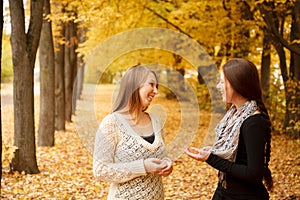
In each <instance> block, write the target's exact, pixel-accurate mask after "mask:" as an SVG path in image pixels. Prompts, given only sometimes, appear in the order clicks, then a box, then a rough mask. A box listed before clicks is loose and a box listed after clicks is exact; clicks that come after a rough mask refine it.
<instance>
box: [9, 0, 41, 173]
mask: <svg viewBox="0 0 300 200" xmlns="http://www.w3.org/2000/svg"><path fill="white" fill-rule="evenodd" d="M30 6H31V7H30V10H31V12H30V21H29V28H28V33H27V34H26V33H25V16H24V5H23V1H15V0H9V8H10V18H11V46H12V54H13V70H14V81H13V86H14V89H13V100H14V145H15V146H17V147H18V149H17V150H16V152H15V157H14V158H13V159H12V170H13V171H19V172H22V171H24V172H25V173H26V174H28V173H39V169H38V166H37V162H36V147H35V128H34V94H33V91H34V88H33V87H34V84H33V71H34V70H33V69H34V63H35V58H36V52H37V48H38V43H39V39H40V33H41V28H42V22H43V1H31V2H30Z"/></svg>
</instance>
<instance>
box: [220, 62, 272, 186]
mask: <svg viewBox="0 0 300 200" xmlns="http://www.w3.org/2000/svg"><path fill="white" fill-rule="evenodd" d="M223 73H224V76H225V77H226V79H227V80H228V81H229V83H230V85H231V86H232V87H233V89H234V90H235V91H236V92H238V93H239V94H240V95H242V96H243V97H245V98H247V99H248V100H255V101H256V103H257V106H258V107H259V110H260V112H261V114H262V115H263V116H264V118H265V119H266V121H267V123H268V127H269V131H268V134H267V141H266V148H265V169H266V170H265V174H264V180H265V183H266V186H267V188H268V189H269V190H272V188H273V180H272V176H271V170H270V169H269V161H270V154H271V122H270V117H269V114H268V111H267V108H266V106H265V104H264V102H263V100H262V90H261V85H260V81H259V75H258V71H257V68H256V66H255V65H254V64H253V63H252V62H250V61H249V60H246V59H243V58H232V59H230V60H229V61H228V62H227V63H226V64H225V65H224V66H223Z"/></svg>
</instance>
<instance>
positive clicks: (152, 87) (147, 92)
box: [139, 73, 158, 108]
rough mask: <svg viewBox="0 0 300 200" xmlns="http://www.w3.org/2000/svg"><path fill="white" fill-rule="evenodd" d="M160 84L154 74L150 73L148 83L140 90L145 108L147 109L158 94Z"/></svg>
mask: <svg viewBox="0 0 300 200" xmlns="http://www.w3.org/2000/svg"><path fill="white" fill-rule="evenodd" d="M157 88H158V83H157V81H156V78H155V76H154V74H153V73H150V74H149V75H148V77H147V79H146V82H145V83H144V84H143V85H141V87H140V90H139V95H140V100H141V103H142V107H143V108H147V107H148V106H149V105H150V103H151V102H152V100H153V98H154V97H155V96H156V95H157V94H158V90H157Z"/></svg>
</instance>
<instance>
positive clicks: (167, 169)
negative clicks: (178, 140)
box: [159, 158, 173, 176]
mask: <svg viewBox="0 0 300 200" xmlns="http://www.w3.org/2000/svg"><path fill="white" fill-rule="evenodd" d="M162 162H165V163H166V164H167V167H165V168H164V169H163V170H162V171H161V172H160V173H159V175H161V176H169V175H170V174H171V173H172V171H173V162H172V160H171V159H169V158H164V159H162Z"/></svg>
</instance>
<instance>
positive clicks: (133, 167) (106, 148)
mask: <svg viewBox="0 0 300 200" xmlns="http://www.w3.org/2000/svg"><path fill="white" fill-rule="evenodd" d="M115 131H116V124H115V122H114V119H113V116H112V115H108V116H107V117H105V118H104V119H103V121H102V122H101V124H100V127H99V129H98V131H97V133H96V138H95V145H94V158H93V172H94V176H95V177H96V178H97V179H100V180H102V181H107V182H110V183H123V182H127V181H129V180H131V179H133V178H136V177H138V176H142V175H146V174H147V173H146V170H145V167H144V161H143V160H136V161H133V162H127V163H115V162H114V152H115V148H116V145H117V137H116V132H115Z"/></svg>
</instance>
